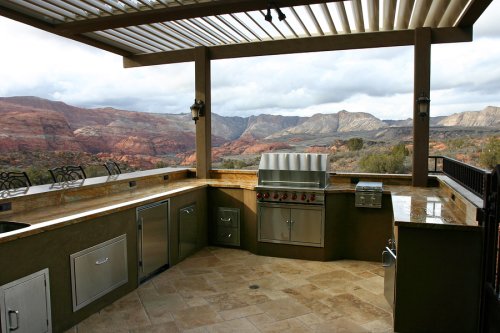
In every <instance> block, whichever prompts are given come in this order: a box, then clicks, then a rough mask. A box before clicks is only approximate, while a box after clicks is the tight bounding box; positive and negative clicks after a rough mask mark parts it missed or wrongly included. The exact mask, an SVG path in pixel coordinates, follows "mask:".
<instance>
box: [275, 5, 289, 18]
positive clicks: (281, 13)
mask: <svg viewBox="0 0 500 333" xmlns="http://www.w3.org/2000/svg"><path fill="white" fill-rule="evenodd" d="M274 5H275V6H276V7H275V8H276V11H277V12H278V20H280V21H283V20H284V19H286V15H285V14H284V13H283V12H282V11H281V9H280V8H279V7H278V6H277V5H276V4H274Z"/></svg>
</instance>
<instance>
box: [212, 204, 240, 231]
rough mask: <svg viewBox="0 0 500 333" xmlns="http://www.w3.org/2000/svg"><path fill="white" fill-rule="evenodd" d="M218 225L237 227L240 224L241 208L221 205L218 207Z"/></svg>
mask: <svg viewBox="0 0 500 333" xmlns="http://www.w3.org/2000/svg"><path fill="white" fill-rule="evenodd" d="M217 225H218V226H224V227H233V228H237V227H239V225H240V210H239V209H238V208H227V207H219V208H218V209H217Z"/></svg>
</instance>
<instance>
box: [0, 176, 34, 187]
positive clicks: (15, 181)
mask: <svg viewBox="0 0 500 333" xmlns="http://www.w3.org/2000/svg"><path fill="white" fill-rule="evenodd" d="M30 186H31V181H30V179H29V177H28V175H27V174H26V172H1V173H0V190H12V189H15V188H20V187H30Z"/></svg>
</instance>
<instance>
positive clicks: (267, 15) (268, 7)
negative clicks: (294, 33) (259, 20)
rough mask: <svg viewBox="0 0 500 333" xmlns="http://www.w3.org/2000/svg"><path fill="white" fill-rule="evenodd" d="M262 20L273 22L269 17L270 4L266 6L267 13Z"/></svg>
mask: <svg viewBox="0 0 500 333" xmlns="http://www.w3.org/2000/svg"><path fill="white" fill-rule="evenodd" d="M264 19H265V20H266V21H267V22H271V21H272V20H273V17H272V16H271V2H269V3H268V4H267V13H266V15H264Z"/></svg>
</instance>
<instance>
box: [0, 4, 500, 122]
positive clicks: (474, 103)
mask: <svg viewBox="0 0 500 333" xmlns="http://www.w3.org/2000/svg"><path fill="white" fill-rule="evenodd" d="M495 14H496V15H495ZM498 14H500V1H493V3H492V4H491V5H490V6H489V7H488V8H487V9H486V12H485V13H484V14H483V16H482V17H481V18H480V19H479V21H478V22H477V23H476V25H475V26H474V41H473V42H471V43H457V44H442V45H433V46H432V82H431V89H432V90H431V100H432V102H431V114H432V115H433V116H439V115H449V114H452V113H455V112H461V111H471V110H481V109H483V108H484V107H486V106H488V105H494V106H500V25H499V24H498V22H497V21H498ZM0 41H1V43H2V51H1V52H0V78H1V79H0V96H27V95H29V96H39V97H43V98H47V99H51V100H60V101H63V102H65V103H68V104H71V105H76V106H80V107H103V106H111V107H115V108H120V109H126V110H135V111H146V112H164V113H185V112H188V110H189V106H190V105H191V104H192V101H193V98H194V64H193V63H184V64H174V65H163V66H153V67H144V68H133V69H124V68H123V67H122V58H121V57H120V56H117V55H114V54H111V53H108V52H104V51H101V50H99V49H96V48H93V47H91V46H87V45H84V44H80V43H77V42H74V41H71V40H67V39H64V38H61V37H58V36H55V35H51V34H49V33H46V32H43V31H40V30H37V29H34V28H31V27H30V26H27V25H24V24H21V23H18V22H15V21H12V20H9V19H6V18H3V17H0ZM412 89H413V48H412V47H395V48H384V49H371V50H356V51H337V52H320V53H308V54H296V55H284V56H270V57H257V58H243V59H234V60H218V61H214V62H212V111H213V112H215V113H218V114H221V115H227V116H229V115H240V116H249V115H253V114H261V113H268V114H282V115H301V116H310V115H313V114H315V113H335V112H338V111H339V110H342V109H344V110H348V111H357V112H370V113H372V114H373V115H375V116H377V117H379V118H381V119H405V118H409V117H411V115H412V103H413V102H412V99H413V97H412Z"/></svg>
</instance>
